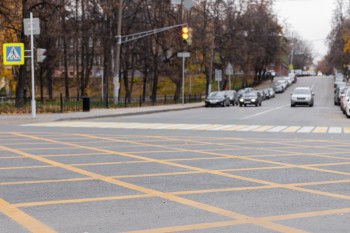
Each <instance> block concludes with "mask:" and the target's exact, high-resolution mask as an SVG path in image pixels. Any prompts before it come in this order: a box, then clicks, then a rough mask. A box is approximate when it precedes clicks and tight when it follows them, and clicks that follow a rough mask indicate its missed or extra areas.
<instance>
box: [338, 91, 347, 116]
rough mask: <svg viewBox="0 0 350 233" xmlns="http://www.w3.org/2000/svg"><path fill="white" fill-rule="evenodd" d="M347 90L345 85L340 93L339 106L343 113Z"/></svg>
mask: <svg viewBox="0 0 350 233" xmlns="http://www.w3.org/2000/svg"><path fill="white" fill-rule="evenodd" d="M348 90H349V87H345V88H344V89H343V91H342V92H341V93H340V99H339V107H340V110H341V111H342V112H343V113H345V105H346V96H347V93H348Z"/></svg>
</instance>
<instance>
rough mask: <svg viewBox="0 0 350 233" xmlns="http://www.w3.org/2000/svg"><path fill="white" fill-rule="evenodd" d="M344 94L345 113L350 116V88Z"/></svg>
mask: <svg viewBox="0 0 350 233" xmlns="http://www.w3.org/2000/svg"><path fill="white" fill-rule="evenodd" d="M343 95H344V97H343V99H342V100H343V101H344V113H345V115H346V117H347V118H350V88H348V89H347V90H346V91H345V92H344V94H343Z"/></svg>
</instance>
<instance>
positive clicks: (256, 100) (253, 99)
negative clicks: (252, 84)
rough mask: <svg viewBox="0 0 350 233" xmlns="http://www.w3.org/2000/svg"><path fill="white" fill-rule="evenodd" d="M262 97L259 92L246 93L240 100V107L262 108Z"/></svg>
mask: <svg viewBox="0 0 350 233" xmlns="http://www.w3.org/2000/svg"><path fill="white" fill-rule="evenodd" d="M261 102H262V96H261V94H260V93H259V92H257V91H251V92H248V93H245V94H244V95H243V96H242V97H241V98H239V106H240V107H242V106H244V107H246V106H247V105H255V106H261Z"/></svg>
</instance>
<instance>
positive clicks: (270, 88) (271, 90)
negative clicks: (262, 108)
mask: <svg viewBox="0 0 350 233" xmlns="http://www.w3.org/2000/svg"><path fill="white" fill-rule="evenodd" d="M267 90H268V91H269V93H270V98H273V97H275V91H274V90H273V88H272V87H269V88H267Z"/></svg>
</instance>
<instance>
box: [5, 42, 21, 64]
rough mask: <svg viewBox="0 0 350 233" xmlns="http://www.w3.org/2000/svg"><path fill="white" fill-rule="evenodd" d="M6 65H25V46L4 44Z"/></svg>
mask: <svg viewBox="0 0 350 233" xmlns="http://www.w3.org/2000/svg"><path fill="white" fill-rule="evenodd" d="M3 57H4V65H23V64H24V44H23V43H5V44H3Z"/></svg>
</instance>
